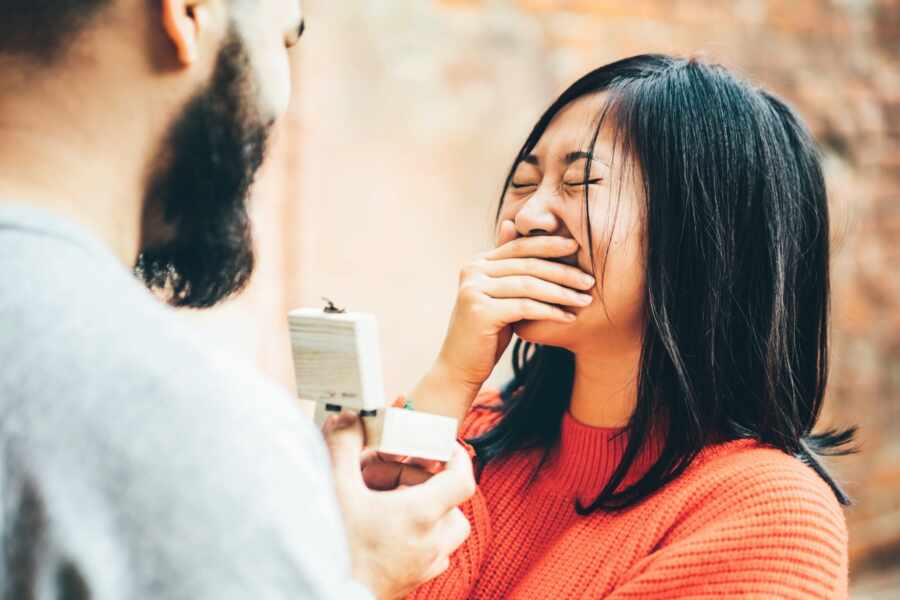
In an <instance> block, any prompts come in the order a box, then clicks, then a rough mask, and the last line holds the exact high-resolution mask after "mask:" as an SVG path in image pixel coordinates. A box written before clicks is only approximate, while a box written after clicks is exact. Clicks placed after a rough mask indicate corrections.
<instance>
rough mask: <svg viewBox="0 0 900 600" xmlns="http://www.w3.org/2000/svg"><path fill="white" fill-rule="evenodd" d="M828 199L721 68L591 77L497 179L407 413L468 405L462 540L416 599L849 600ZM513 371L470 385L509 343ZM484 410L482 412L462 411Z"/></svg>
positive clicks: (666, 61) (784, 135)
mask: <svg viewBox="0 0 900 600" xmlns="http://www.w3.org/2000/svg"><path fill="white" fill-rule="evenodd" d="M828 294H829V291H828V209H827V202H826V195H825V189H824V182H823V178H822V172H821V166H820V163H819V158H818V156H817V153H816V150H815V147H814V144H813V141H812V140H811V138H810V136H809V133H808V132H807V131H806V129H805V128H804V127H803V126H802V125H801V123H800V122H799V120H798V118H797V117H796V115H795V114H794V113H793V112H792V111H791V110H790V109H789V108H788V107H787V106H785V104H783V103H782V102H781V101H780V100H778V99H777V98H775V97H774V96H772V95H770V94H769V93H767V92H765V91H763V90H760V89H758V88H755V87H753V86H751V85H749V84H748V83H746V82H744V81H741V80H739V79H737V78H735V77H734V76H732V75H731V74H729V73H728V72H727V71H726V70H725V69H723V68H722V67H719V66H714V65H708V64H703V63H701V62H697V61H694V60H681V59H675V58H671V57H666V56H637V57H633V58H629V59H625V60H622V61H619V62H616V63H613V64H610V65H607V66H604V67H601V68H599V69H597V70H595V71H593V72H591V73H588V74H587V75H585V76H584V77H583V78H581V79H580V80H579V81H577V82H576V83H575V84H574V85H572V86H571V87H570V88H569V89H567V90H566V91H565V92H563V94H562V95H561V96H560V97H559V99H557V100H556V102H554V103H553V104H552V105H551V106H550V108H549V109H548V110H547V112H546V113H545V114H544V115H543V116H542V117H541V118H540V120H539V121H538V122H537V124H536V125H535V127H534V129H533V130H532V132H531V134H530V135H529V136H528V139H527V140H526V141H525V144H524V145H523V147H522V149H521V151H520V152H519V154H518V156H517V157H516V159H515V161H514V162H513V166H512V169H511V170H510V172H509V175H508V176H507V178H506V185H505V187H504V192H503V198H502V203H501V206H500V210H499V214H498V246H497V248H496V249H495V250H493V251H491V252H489V253H487V254H484V255H482V256H481V257H479V258H478V259H476V260H475V262H473V263H472V264H470V265H469V266H467V267H465V268H464V269H463V271H462V276H461V283H460V289H459V296H458V301H457V304H456V307H455V309H454V314H453V317H452V320H451V324H450V328H449V331H448V334H447V338H446V341H445V343H444V345H443V348H442V350H441V353H440V356H439V358H438V360H437V362H436V364H435V367H434V369H433V370H432V371H431V372H430V373H429V374H428V375H427V376H426V377H425V378H424V379H423V380H422V382H421V383H420V384H419V385H418V387H417V388H416V389H415V390H413V392H412V394H411V395H410V398H409V400H410V401H411V402H412V404H413V406H414V408H415V409H416V410H426V411H433V412H440V413H444V414H449V415H454V416H460V417H462V416H463V415H466V416H465V419H464V424H463V429H462V435H463V437H464V438H465V439H466V440H467V441H468V442H469V443H470V444H471V447H472V448H473V456H474V459H475V464H476V467H477V468H478V469H479V488H478V491H477V493H476V495H475V496H474V497H473V499H472V500H471V501H470V502H468V503H467V505H466V508H465V512H466V514H467V516H468V518H469V520H470V522H471V525H472V535H471V536H470V538H469V540H468V541H467V542H466V544H465V545H464V546H463V547H462V548H461V549H460V550H459V551H457V553H456V554H455V555H454V557H453V560H452V562H451V564H450V566H449V569H448V570H447V572H445V573H444V574H443V575H442V576H440V577H439V578H438V579H436V580H434V581H432V582H431V583H430V584H428V585H426V586H425V587H423V588H420V589H419V590H418V591H417V592H416V593H415V595H414V596H415V597H416V598H441V599H443V600H446V599H452V598H601V597H602V598H673V597H680V598H681V597H700V596H703V597H721V596H726V597H728V596H745V597H753V598H759V597H789V598H829V599H833V598H841V597H845V596H846V594H847V533H846V528H845V523H844V517H843V514H842V509H841V506H840V505H841V504H846V503H847V502H848V500H847V497H846V496H845V495H844V493H843V492H842V491H841V489H840V487H839V486H838V484H837V483H836V482H835V481H834V480H833V479H832V478H831V477H830V476H829V474H828V473H827V471H826V470H825V469H824V468H823V467H822V465H821V464H820V462H819V460H818V458H817V455H821V454H834V453H840V452H842V447H844V446H845V445H846V444H847V443H848V442H850V441H851V438H852V435H853V432H852V430H850V431H842V432H836V431H829V432H826V433H821V434H813V433H812V429H813V427H814V426H815V424H816V420H817V417H818V415H819V410H820V407H821V404H822V398H823V393H824V389H825V380H826V371H827V350H828V343H827V331H828V322H827V315H828ZM513 335H515V336H517V337H518V338H519V341H517V342H516V347H515V352H514V355H515V359H514V367H515V377H514V379H513V381H512V382H511V383H510V384H509V385H508V386H507V387H506V389H505V391H504V392H503V394H502V395H498V394H490V393H482V394H481V395H480V396H478V397H477V398H476V394H477V392H478V390H479V389H480V388H481V386H482V384H483V383H484V381H485V379H486V378H487V377H488V375H489V374H490V372H491V370H492V369H493V367H494V364H495V362H496V360H497V358H498V357H499V356H500V355H501V353H502V352H503V350H504V349H505V347H506V346H507V344H508V343H509V342H510V339H511V337H512V336H513ZM473 400H474V404H473Z"/></svg>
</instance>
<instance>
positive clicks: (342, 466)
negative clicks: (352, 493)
mask: <svg viewBox="0 0 900 600" xmlns="http://www.w3.org/2000/svg"><path fill="white" fill-rule="evenodd" d="M322 433H323V435H324V436H325V443H326V444H327V445H328V451H329V453H330V454H331V462H332V464H333V465H334V475H335V479H336V480H337V481H338V484H339V485H341V484H344V483H350V482H359V483H360V484H363V478H362V470H361V468H360V458H361V456H362V450H363V439H364V437H365V433H364V431H363V427H362V421H360V420H359V417H357V416H356V415H355V414H353V413H351V412H342V413H341V414H339V415H333V416H330V417H328V419H327V420H326V421H325V425H324V426H323V427H322Z"/></svg>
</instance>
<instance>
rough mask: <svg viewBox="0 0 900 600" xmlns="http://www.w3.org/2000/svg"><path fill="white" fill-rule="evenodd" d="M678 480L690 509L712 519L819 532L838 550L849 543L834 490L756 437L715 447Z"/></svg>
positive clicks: (803, 466) (705, 450)
mask: <svg viewBox="0 0 900 600" xmlns="http://www.w3.org/2000/svg"><path fill="white" fill-rule="evenodd" d="M679 479H682V480H683V481H682V484H683V487H684V488H685V491H686V492H688V494H689V496H690V497H691V500H692V501H691V502H688V504H690V505H692V506H693V507H694V510H692V511H691V512H697V513H703V514H704V515H705V516H706V517H707V518H709V520H710V521H715V520H717V518H724V519H729V520H735V519H744V520H745V521H746V523H747V524H748V525H758V526H762V527H768V526H777V527H779V528H784V529H785V530H786V531H788V530H796V531H799V532H806V533H810V532H813V531H815V532H818V533H815V534H814V535H817V536H825V537H827V538H828V540H830V542H829V543H831V544H834V547H835V548H836V549H839V548H841V547H845V546H846V542H847V529H846V522H845V518H844V511H843V509H842V507H841V505H840V503H839V502H838V501H837V498H836V497H835V495H834V492H833V491H832V490H831V488H830V487H829V485H828V484H827V483H826V482H825V481H824V480H823V479H822V478H821V477H820V476H819V475H818V474H817V473H816V472H815V471H814V470H813V469H812V468H811V467H810V466H808V465H807V464H805V463H804V462H803V461H801V460H800V459H799V458H796V457H794V456H791V455H789V454H787V453H785V452H783V451H781V450H778V449H777V448H773V447H771V446H767V445H764V444H761V443H759V442H756V441H754V440H737V441H732V442H726V443H723V444H717V445H713V446H710V447H708V448H706V449H704V450H703V451H701V453H700V455H699V456H698V457H697V459H696V460H695V461H694V463H693V464H692V465H691V466H690V467H689V468H688V469H687V470H686V471H685V473H684V474H683V476H682V477H681V478H679ZM716 515H718V517H715V516H716ZM704 520H705V519H704ZM825 537H823V538H822V539H823V540H824V539H825Z"/></svg>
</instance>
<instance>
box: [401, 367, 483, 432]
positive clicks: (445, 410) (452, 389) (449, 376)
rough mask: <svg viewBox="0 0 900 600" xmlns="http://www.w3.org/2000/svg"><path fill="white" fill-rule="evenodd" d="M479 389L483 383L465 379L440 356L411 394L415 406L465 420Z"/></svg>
mask: <svg viewBox="0 0 900 600" xmlns="http://www.w3.org/2000/svg"><path fill="white" fill-rule="evenodd" d="M480 390H481V383H475V382H470V381H466V380H465V379H464V378H463V377H460V374H459V373H458V372H457V371H455V370H454V369H453V368H452V367H451V366H450V365H447V364H445V363H444V362H443V361H441V360H440V359H438V360H437V361H435V364H434V365H433V366H432V367H431V369H430V370H429V371H428V372H427V373H426V374H425V375H424V376H423V377H422V379H421V380H420V381H419V383H418V385H416V387H415V388H413V390H412V392H410V394H409V396H408V398H409V399H410V400H411V401H412V403H413V408H414V409H415V410H418V411H422V412H429V413H432V414H439V415H445V416H448V417H453V418H456V419H460V420H462V418H463V417H464V416H465V415H466V413H467V412H468V411H469V406H471V404H472V401H473V400H474V399H475V396H476V395H477V394H478V392H479V391H480Z"/></svg>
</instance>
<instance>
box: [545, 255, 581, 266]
mask: <svg viewBox="0 0 900 600" xmlns="http://www.w3.org/2000/svg"><path fill="white" fill-rule="evenodd" d="M549 260H550V261H552V262H557V263H560V264H563V265H569V266H572V267H579V263H578V253H577V252H576V253H574V254H570V255H569V256H561V257H559V258H551V259H549Z"/></svg>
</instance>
